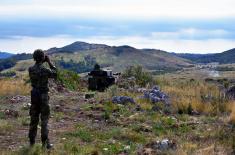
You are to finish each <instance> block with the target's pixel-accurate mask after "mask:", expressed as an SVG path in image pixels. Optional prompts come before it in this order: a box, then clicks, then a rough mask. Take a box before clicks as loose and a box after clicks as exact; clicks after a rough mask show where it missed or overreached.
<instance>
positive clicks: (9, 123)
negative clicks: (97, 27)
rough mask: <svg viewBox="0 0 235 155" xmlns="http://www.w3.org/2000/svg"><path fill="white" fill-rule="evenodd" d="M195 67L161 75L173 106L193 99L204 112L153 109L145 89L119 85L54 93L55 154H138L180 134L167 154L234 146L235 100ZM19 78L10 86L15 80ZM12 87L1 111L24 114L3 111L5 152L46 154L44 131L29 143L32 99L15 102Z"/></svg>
mask: <svg viewBox="0 0 235 155" xmlns="http://www.w3.org/2000/svg"><path fill="white" fill-rule="evenodd" d="M189 73H192V71H191V72H189V71H185V72H183V73H181V74H168V75H164V76H160V77H157V79H156V80H157V83H158V84H159V85H160V86H161V88H162V90H164V91H165V92H166V93H168V94H169V95H170V98H171V102H172V105H173V111H177V109H178V108H180V107H187V106H188V104H189V103H191V104H192V108H193V109H195V110H197V111H199V112H202V113H201V115H199V116H190V115H187V114H183V115H179V114H177V113H172V114H164V113H161V112H160V111H153V110H152V107H153V106H154V105H153V104H151V103H150V102H148V101H145V100H141V99H139V98H138V97H139V96H140V95H142V93H135V92H130V91H129V90H124V91H123V90H122V91H120V90H118V89H116V88H115V87H112V88H110V89H109V90H108V91H107V92H104V93H96V94H95V98H94V99H89V100H84V98H83V95H84V93H85V92H70V93H56V92H54V93H51V100H50V102H51V108H52V113H51V115H52V118H51V119H50V122H49V123H50V137H51V141H52V142H53V143H54V144H55V149H54V150H52V151H51V152H50V154H91V153H95V152H98V153H100V154H117V153H120V152H122V151H124V150H126V151H127V152H128V153H130V154H136V153H137V151H138V149H139V148H141V146H144V145H145V144H148V143H151V142H152V141H155V140H161V139H164V138H168V139H170V140H174V141H175V142H176V144H177V150H174V151H168V152H166V153H167V154H179V155H182V154H215V153H218V154H227V153H229V152H231V150H232V144H233V136H234V133H233V130H232V128H231V127H230V126H229V124H228V120H229V115H228V113H229V112H230V111H231V110H233V111H235V110H234V109H232V108H231V105H233V103H227V102H224V101H223V102H221V100H220V98H219V93H218V91H219V90H218V88H217V87H216V85H215V84H213V83H205V82H204V81H203V78H201V79H200V78H198V79H197V78H196V76H194V75H196V74H197V75H199V74H200V71H195V72H193V74H192V75H190V74H189ZM202 75H203V76H204V72H203V73H202ZM192 78H194V80H191V79H192ZM231 78H232V77H231ZM233 78H234V77H233ZM16 80H17V79H15V80H12V82H13V81H14V82H16ZM1 82H3V81H0V83H1ZM14 82H13V83H8V84H7V85H5V87H9V86H10V85H14ZM1 84H2V83H1ZM15 88H17V87H15ZM179 88H180V89H179ZM1 90H2V89H1ZM11 91H12V92H13V94H1V93H0V96H1V98H0V103H1V104H0V111H1V112H2V110H4V109H14V110H16V111H18V112H19V114H20V116H19V117H16V118H15V117H8V116H5V115H4V114H3V113H1V114H0V122H1V123H0V129H1V130H0V141H1V143H0V146H1V147H0V148H1V149H0V150H1V151H0V153H1V154H9V153H10V154H28V153H29V154H40V153H42V150H41V149H40V145H39V143H40V139H39V137H40V135H38V139H37V143H38V144H37V145H36V146H35V147H34V148H33V149H32V150H30V149H29V148H28V145H27V130H28V122H29V118H28V109H27V108H24V103H27V102H29V99H28V100H26V101H22V102H19V103H17V104H14V106H12V104H11V103H10V99H9V98H7V97H6V96H11V95H14V93H15V94H18V93H19V92H17V91H16V92H14V90H11ZM208 94H211V95H212V98H211V99H208V100H206V101H204V100H202V96H206V95H208ZM113 95H127V96H132V97H134V99H135V100H136V101H137V104H138V105H140V107H141V108H142V109H143V111H136V110H135V109H136V105H133V104H127V105H124V106H119V105H115V104H112V103H111V102H109V100H106V99H110V98H111V97H112V96H113ZM215 103H216V104H215ZM219 104H221V105H224V106H225V107H224V108H225V110H226V111H227V112H228V113H221V112H220V111H219V110H218V109H217V108H215V107H216V106H217V105H219ZM227 106H228V107H227ZM58 107H59V108H58ZM232 116H233V115H232ZM4 117H6V118H4ZM39 134H40V133H39ZM6 137H7V138H6ZM7 149H10V150H11V151H7Z"/></svg>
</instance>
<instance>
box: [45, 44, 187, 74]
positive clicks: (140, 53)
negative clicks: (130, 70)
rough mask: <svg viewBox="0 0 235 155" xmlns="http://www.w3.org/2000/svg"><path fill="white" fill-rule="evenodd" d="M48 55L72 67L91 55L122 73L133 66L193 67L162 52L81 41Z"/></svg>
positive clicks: (154, 67) (174, 68) (98, 61)
mask: <svg viewBox="0 0 235 155" xmlns="http://www.w3.org/2000/svg"><path fill="white" fill-rule="evenodd" d="M47 54H49V55H52V57H54V58H56V59H57V61H60V62H61V61H62V60H61V59H63V61H65V62H62V64H63V65H64V66H71V63H70V62H72V63H73V64H76V63H78V60H83V58H81V57H86V56H88V55H89V56H90V57H93V58H95V60H96V61H97V63H99V64H101V66H103V67H110V68H112V69H113V70H115V71H121V70H123V69H124V68H126V67H128V66H133V65H142V66H144V67H145V68H147V69H150V70H164V69H168V70H169V69H170V70H177V69H180V68H182V67H187V66H190V65H191V64H190V61H188V60H186V59H183V58H180V57H178V56H175V55H173V54H170V53H168V52H165V51H161V50H156V49H136V48H134V47H131V46H128V45H123V46H108V45H104V44H89V43H85V42H79V41H77V42H74V43H72V44H70V45H67V46H64V47H61V48H56V47H54V48H50V49H48V50H47ZM68 63H70V64H68ZM84 63H86V62H84ZM60 64H61V63H60ZM73 68H74V67H73Z"/></svg>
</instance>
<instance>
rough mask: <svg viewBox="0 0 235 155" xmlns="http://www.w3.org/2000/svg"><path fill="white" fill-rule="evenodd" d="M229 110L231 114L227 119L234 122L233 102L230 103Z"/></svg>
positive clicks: (234, 105)
mask: <svg viewBox="0 0 235 155" xmlns="http://www.w3.org/2000/svg"><path fill="white" fill-rule="evenodd" d="M230 110H231V114H230V118H229V121H230V122H231V123H233V124H235V103H232V104H231V105H230Z"/></svg>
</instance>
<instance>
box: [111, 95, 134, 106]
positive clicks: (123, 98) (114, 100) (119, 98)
mask: <svg viewBox="0 0 235 155" xmlns="http://www.w3.org/2000/svg"><path fill="white" fill-rule="evenodd" d="M112 103H115V104H123V105H124V104H127V103H135V101H134V99H133V98H131V97H128V96H114V97H113V98H112Z"/></svg>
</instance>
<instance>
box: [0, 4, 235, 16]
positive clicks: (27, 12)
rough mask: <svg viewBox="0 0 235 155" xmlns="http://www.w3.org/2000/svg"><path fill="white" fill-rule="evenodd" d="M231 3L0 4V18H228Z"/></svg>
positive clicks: (230, 14)
mask: <svg viewBox="0 0 235 155" xmlns="http://www.w3.org/2000/svg"><path fill="white" fill-rule="evenodd" d="M234 6H235V1H234V0H216V1H215V0H180V1H176V0H164V1H163V0H96V1H87V0H76V1H74V0H50V1H48V0H47V1H46V0H40V1H38V0H32V1H29V0H22V1H15V3H13V1H10V2H6V0H5V1H3V2H0V15H1V16H2V18H3V16H8V17H9V16H11V17H14V16H18V17H19V16H21V17H22V16H23V17H34V18H36V17H38V18H39V17H43V18H48V17H60V18H61V17H78V16H79V17H84V18H92V19H107V18H109V19H115V18H120V19H139V18H141V19H156V18H198V19H202V18H203V19H208V18H228V17H235V9H234Z"/></svg>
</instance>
